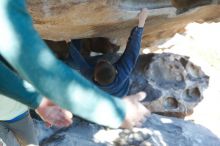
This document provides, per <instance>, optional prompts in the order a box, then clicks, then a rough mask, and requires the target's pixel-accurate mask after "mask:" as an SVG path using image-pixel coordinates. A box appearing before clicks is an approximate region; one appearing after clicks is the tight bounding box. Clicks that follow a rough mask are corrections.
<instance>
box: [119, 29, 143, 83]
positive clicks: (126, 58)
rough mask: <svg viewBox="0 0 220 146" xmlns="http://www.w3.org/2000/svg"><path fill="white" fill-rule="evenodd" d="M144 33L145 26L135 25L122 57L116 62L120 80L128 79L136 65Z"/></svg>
mask: <svg viewBox="0 0 220 146" xmlns="http://www.w3.org/2000/svg"><path fill="white" fill-rule="evenodd" d="M142 33H143V28H140V27H135V28H133V29H132V31H131V34H130V36H129V38H128V42H127V46H126V49H125V51H124V53H123V54H122V56H121V57H120V59H119V60H118V61H117V62H116V63H115V66H116V68H117V71H118V76H117V77H118V78H119V80H120V79H121V80H124V79H127V77H128V76H129V75H130V73H131V72H132V70H133V68H134V67H135V64H136V62H137V59H138V56H139V51H140V48H141V38H142Z"/></svg>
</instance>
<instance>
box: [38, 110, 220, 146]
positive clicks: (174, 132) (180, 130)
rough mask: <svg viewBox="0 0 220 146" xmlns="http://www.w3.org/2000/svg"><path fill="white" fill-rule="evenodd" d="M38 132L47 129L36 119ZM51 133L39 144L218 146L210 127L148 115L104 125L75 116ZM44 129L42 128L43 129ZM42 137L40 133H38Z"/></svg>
mask: <svg viewBox="0 0 220 146" xmlns="http://www.w3.org/2000/svg"><path fill="white" fill-rule="evenodd" d="M35 123H36V126H37V127H38V129H39V130H41V133H47V130H46V129H45V128H39V127H42V122H39V121H35ZM50 130H52V131H54V134H52V135H50V136H48V137H46V136H44V138H45V139H44V140H43V141H42V142H41V145H42V146H57V145H59V146H64V145H65V146H103V145H116V146H201V145H204V146H217V145H220V139H219V138H218V137H216V136H215V135H214V134H213V133H212V132H211V131H209V130H208V129H206V128H205V127H202V126H200V125H197V124H194V123H192V122H190V121H184V120H182V119H177V118H168V117H164V116H160V115H155V114H153V115H151V116H150V117H149V118H148V120H147V121H146V122H145V123H144V124H143V127H142V128H133V129H131V130H122V129H107V128H104V127H101V126H98V125H96V124H91V123H88V122H86V121H82V120H80V119H78V118H75V122H74V124H73V125H72V126H71V127H69V128H65V129H50ZM42 131H43V132H42ZM41 139H42V137H41Z"/></svg>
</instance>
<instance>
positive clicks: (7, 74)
mask: <svg viewBox="0 0 220 146" xmlns="http://www.w3.org/2000/svg"><path fill="white" fill-rule="evenodd" d="M0 79H1V82H0V93H1V94H3V95H6V96H8V97H11V98H12V99H15V100H17V101H19V102H22V103H23V104H26V105H28V106H29V107H31V108H33V109H36V108H37V107H38V105H39V104H40V102H41V100H42V96H41V95H39V94H38V93H37V92H35V91H32V90H29V91H28V89H27V88H26V87H25V84H24V82H23V80H22V79H21V78H20V77H18V76H17V75H16V74H15V73H14V72H12V71H11V70H10V69H8V67H6V66H5V65H4V64H2V62H0Z"/></svg>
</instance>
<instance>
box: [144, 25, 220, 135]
mask: <svg viewBox="0 0 220 146" xmlns="http://www.w3.org/2000/svg"><path fill="white" fill-rule="evenodd" d="M185 29H186V31H185V33H184V34H176V35H175V36H174V37H173V38H171V39H169V40H168V41H167V42H165V43H164V44H162V45H160V46H158V47H159V48H161V49H160V50H158V51H157V52H172V53H176V54H181V55H186V56H189V57H190V60H191V61H192V62H193V63H195V64H196V65H199V66H201V68H202V70H203V71H204V72H205V73H206V74H207V75H209V76H210V82H209V87H208V89H206V90H205V92H204V99H203V100H202V102H201V103H199V104H198V106H197V107H196V108H195V109H194V113H193V115H191V116H189V117H187V118H186V119H190V120H194V121H195V123H198V124H201V125H203V126H204V127H207V128H208V129H210V130H211V131H212V132H213V133H214V134H216V135H217V136H218V137H220V126H219V123H220V88H219V86H218V84H219V83H220V23H203V24H198V23H191V24H188V25H187V26H186V28H185ZM164 48H166V50H164ZM167 48H169V49H167ZM145 51H146V52H147V50H145Z"/></svg>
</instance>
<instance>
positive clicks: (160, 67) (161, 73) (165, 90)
mask: <svg viewBox="0 0 220 146" xmlns="http://www.w3.org/2000/svg"><path fill="white" fill-rule="evenodd" d="M131 81H132V82H131V87H130V93H129V94H134V93H137V92H138V91H145V92H146V93H147V94H148V95H147V98H146V99H145V101H144V103H145V105H146V106H147V108H149V109H150V110H151V111H152V112H156V113H160V114H163V115H168V116H177V117H185V116H186V115H189V114H191V113H192V112H193V108H194V107H195V106H196V105H197V104H198V103H199V102H200V101H201V100H202V99H203V95H202V93H203V91H204V90H205V89H206V88H207V87H208V81H209V77H208V76H207V75H205V74H204V72H203V71H202V70H201V68H200V67H199V66H196V65H194V64H193V63H192V62H190V61H189V58H188V57H186V56H180V55H176V54H169V53H162V54H147V55H141V56H140V57H139V59H138V62H137V64H136V68H135V69H134V72H133V73H132V76H131Z"/></svg>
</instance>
